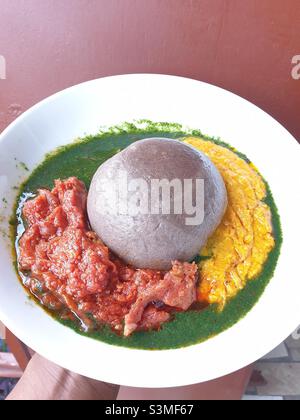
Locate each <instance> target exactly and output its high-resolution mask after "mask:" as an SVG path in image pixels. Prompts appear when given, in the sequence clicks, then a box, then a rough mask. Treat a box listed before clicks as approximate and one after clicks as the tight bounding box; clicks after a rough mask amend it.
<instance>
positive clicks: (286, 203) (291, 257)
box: [0, 75, 300, 387]
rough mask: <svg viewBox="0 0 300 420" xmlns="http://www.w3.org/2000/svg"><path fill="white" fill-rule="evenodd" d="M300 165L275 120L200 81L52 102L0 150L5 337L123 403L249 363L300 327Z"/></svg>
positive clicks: (119, 88) (133, 80) (91, 87)
mask: <svg viewBox="0 0 300 420" xmlns="http://www.w3.org/2000/svg"><path fill="white" fill-rule="evenodd" d="M299 155H300V154H299V145H298V144H297V142H296V141H295V139H293V137H292V136H291V135H290V134H289V133H288V132H287V131H286V130H285V129H284V128H283V127H282V126H281V125H280V124H279V123H277V122H276V121H274V120H273V119H272V118H271V117H270V116H268V115H267V114H265V113H264V112H263V111H261V110H260V109H258V108H257V107H255V106H254V105H252V104H250V103H249V102H247V101H246V100H244V99H242V98H239V97H238V96H236V95H234V94H232V93H230V92H227V91H224V90H222V89H220V88H217V87H214V86H211V85H208V84H205V83H202V82H197V81H194V80H190V79H184V78H179V77H173V76H163V75H126V76H114V77H108V78H103V79H99V80H95V81H91V82H87V83H84V84H81V85H78V86H75V87H73V88H70V89H67V90H65V91H63V92H60V93H58V94H56V95H54V96H52V97H50V98H48V99H46V100H44V101H43V102H41V103H40V104H38V105H36V106H35V107H33V108H32V109H30V110H29V111H27V112H26V113H24V114H23V115H22V116H21V117H19V118H18V119H17V120H16V121H15V122H14V123H13V124H12V125H11V126H10V127H8V128H7V129H6V130H5V131H4V132H3V133H2V134H1V137H0V164H1V165H0V167H1V173H0V181H1V182H0V200H1V219H0V228H1V237H0V250H1V252H0V263H1V274H0V319H1V320H2V321H3V322H4V323H5V324H6V325H7V327H8V328H10V329H11V330H12V331H13V332H14V333H15V334H16V335H17V336H18V337H19V338H20V339H21V340H23V341H24V342H25V343H26V344H28V345H29V346H30V347H31V348H33V349H34V350H35V351H37V352H39V353H40V354H42V355H43V356H45V357H47V358H48V359H50V360H52V361H54V362H56V363H58V364H60V365H62V366H63V367H65V368H68V369H70V370H73V371H75V372H77V373H80V374H83V375H85V376H89V377H92V378H95V379H99V380H104V381H107V382H113V383H118V384H123V385H129V386H142V387H167V386H179V385H187V384H192V383H197V382H202V381H207V380H210V379H214V378H216V377H219V376H223V375H225V374H229V373H231V372H233V371H235V370H238V369H240V368H242V367H244V366H246V365H248V364H250V363H252V362H254V361H255V360H257V359H258V358H260V357H261V356H263V355H264V354H266V353H267V352H268V351H270V350H272V349H273V348H274V347H275V346H276V345H278V344H279V343H280V342H281V341H283V340H284V339H285V338H286V337H287V336H288V335H289V334H290V333H291V332H292V331H293V330H294V329H295V328H296V327H297V325H298V324H299V321H300V305H299V298H298V296H299V291H300V285H299V282H298V280H297V275H296V273H297V271H296V261H297V258H296V252H297V242H296V241H297V239H298V236H299V233H300V232H299V222H298V214H299V210H300V208H299V207H300V206H299V199H298V196H297V193H296V191H297V182H298V179H299V168H298V165H297V164H298V163H299ZM103 361H105V362H104V363H103ZM154 366H155V368H154ZM141 367H142V368H141ZM175 373H176V374H175Z"/></svg>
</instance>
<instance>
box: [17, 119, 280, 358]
mask: <svg viewBox="0 0 300 420" xmlns="http://www.w3.org/2000/svg"><path fill="white" fill-rule="evenodd" d="M141 127H143V128H141ZM185 136H195V137H197V136H199V137H201V138H202V139H203V138H204V139H207V140H209V141H213V142H215V143H217V144H219V145H222V146H225V147H227V148H230V149H231V150H232V151H234V152H235V153H236V154H238V155H239V156H240V157H242V158H243V159H245V160H246V161H247V162H249V160H248V159H247V157H246V156H245V155H243V154H241V153H239V152H237V151H236V150H233V149H232V148H231V147H230V146H229V145H228V144H226V143H224V142H222V141H220V140H219V139H215V138H210V137H207V136H204V135H203V134H202V133H201V132H200V131H199V130H186V129H184V128H183V127H182V126H181V125H179V124H169V123H153V122H150V121H143V122H139V124H137V125H135V124H128V123H124V124H122V125H121V126H117V127H112V128H111V129H108V130H104V131H101V132H99V134H98V135H95V136H88V137H86V138H84V139H79V140H77V141H76V142H74V143H72V144H70V145H68V146H66V147H62V148H59V149H57V150H56V151H54V152H53V153H51V154H49V155H47V156H46V157H45V160H44V161H43V162H42V163H41V165H40V166H38V167H37V168H36V169H35V171H34V172H33V173H32V174H31V176H30V177H29V179H28V180H27V181H26V182H25V183H24V184H23V185H22V188H21V190H20V195H19V200H18V203H17V208H19V207H20V203H21V201H22V199H23V197H24V194H26V195H27V194H29V193H34V192H36V190H37V189H38V188H49V189H52V187H53V181H54V179H57V178H61V179H65V178H68V177H71V176H75V177H77V178H79V179H80V180H82V181H83V182H84V183H85V184H86V187H87V188H89V185H90V182H91V180H92V177H93V175H94V173H95V172H96V170H97V168H98V167H99V165H101V164H102V163H103V162H105V161H106V160H107V159H109V158H110V157H112V156H113V155H115V154H116V153H118V152H119V151H120V150H122V149H124V148H126V147H127V146H129V145H130V144H132V143H133V142H135V141H138V140H141V139H143V138H149V137H171V138H176V139H180V138H182V137H185ZM266 187H267V197H266V199H265V202H266V203H267V204H268V205H269V207H270V208H271V211H272V222H273V229H274V236H275V242H276V245H275V248H274V249H273V250H272V251H271V253H270V254H269V257H268V260H267V262H266V263H265V265H264V269H263V271H262V272H261V274H260V275H259V276H258V277H257V278H256V279H254V280H251V281H249V282H248V283H247V285H246V287H245V288H244V289H243V290H242V291H241V292H239V294H238V295H237V296H236V297H235V298H233V299H231V300H230V301H229V302H228V303H227V305H226V306H225V308H224V310H223V311H222V312H220V311H218V309H217V306H216V305H211V306H208V307H206V308H204V309H203V308H202V309H198V308H196V307H195V309H191V310H189V311H188V312H184V313H177V314H176V315H175V317H174V319H173V320H172V321H170V322H167V323H165V324H163V326H162V328H161V329H160V330H159V331H147V332H135V333H134V334H133V335H132V336H130V337H126V338H125V337H123V336H119V335H117V334H116V333H115V332H113V331H112V330H111V329H110V328H109V327H105V326H104V327H101V328H100V329H99V330H97V331H93V332H88V333H85V332H83V331H82V330H81V328H80V324H79V323H76V322H75V321H74V322H73V321H63V320H61V319H59V317H58V316H57V314H55V313H53V312H50V314H51V315H52V316H53V317H55V319H57V320H58V321H59V322H61V323H63V324H64V325H66V326H67V327H70V328H73V329H74V330H75V331H77V332H78V333H79V334H84V335H86V336H89V337H92V338H94V339H97V340H101V341H104V342H106V343H109V344H113V345H118V346H124V347H130V348H139V349H153V350H161V349H170V348H178V347H184V346H188V345H191V344H196V343H200V342H203V341H205V340H207V339H209V338H211V337H213V336H215V335H217V334H219V333H221V332H222V331H224V330H226V329H228V328H229V327H231V326H232V325H234V324H235V323H237V322H238V321H239V320H240V319H241V318H242V317H244V316H245V315H246V314H247V313H248V312H249V311H250V310H251V309H252V308H253V306H254V305H255V304H256V302H257V301H258V299H259V298H260V296H261V295H262V294H263V292H264V290H265V288H266V286H267V285H268V283H269V281H270V279H271V278H272V276H273V273H274V270H275V267H276V263H277V260H278V257H279V253H280V248H281V244H282V234H281V227H280V219H279V216H278V212H277V209H276V205H275V203H274V200H273V197H272V194H271V191H270V189H269V187H268V185H267V184H266ZM12 222H13V223H12V224H13V241H14V243H15V238H16V236H17V235H18V233H19V234H20V232H22V220H21V218H20V217H19V218H17V221H16V216H14V217H13V220H12ZM14 249H15V248H14ZM14 252H15V255H16V252H17V249H16V250H14ZM48 312H49V311H48Z"/></svg>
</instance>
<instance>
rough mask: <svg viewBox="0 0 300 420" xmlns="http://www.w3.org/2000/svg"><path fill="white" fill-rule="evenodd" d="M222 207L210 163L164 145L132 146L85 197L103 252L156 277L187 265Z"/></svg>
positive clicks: (157, 141) (220, 187)
mask: <svg viewBox="0 0 300 420" xmlns="http://www.w3.org/2000/svg"><path fill="white" fill-rule="evenodd" d="M162 185H164V187H163V188H162V189H161V188H159V187H160V186H162ZM170 187H171V188H170ZM192 206H194V207H192ZM226 207H227V193H226V188H225V185H224V182H223V179H222V177H221V175H220V173H219V172H218V170H217V169H216V167H215V166H214V164H213V163H212V162H211V161H210V160H209V158H208V157H207V156H206V155H205V154H203V153H201V152H199V151H198V150H196V149H194V148H193V147H191V146H189V145H187V144H184V143H182V142H180V141H177V140H172V139H166V138H151V139H145V140H140V141H137V142H135V143H133V144H132V145H130V146H129V147H127V148H126V149H124V150H123V151H122V152H120V153H118V154H116V155H115V156H113V157H112V158H111V159H109V160H107V161H106V162H105V163H103V164H102V165H101V166H100V167H99V169H98V170H97V172H96V174H95V175H94V178H93V180H92V183H91V187H90V191H89V195H88V215H89V220H90V224H91V226H92V229H93V230H94V231H95V232H96V233H97V234H98V236H99V237H100V238H101V240H102V241H103V242H104V243H105V244H106V245H107V246H108V248H109V249H110V250H111V251H112V252H113V253H115V254H116V255H117V256H118V257H120V258H121V259H123V260H124V261H125V262H127V263H128V264H131V265H133V266H135V267H137V268H151V269H157V270H168V269H170V268H171V262H172V261H174V260H178V261H190V260H192V259H193V257H194V256H196V255H197V254H198V253H199V251H200V250H201V248H202V247H203V246H204V245H205V244H206V242H207V239H208V238H209V236H210V235H212V233H213V232H214V231H215V229H216V228H217V226H218V225H219V224H220V222H221V220H222V217H223V215H224V212H225V209H226Z"/></svg>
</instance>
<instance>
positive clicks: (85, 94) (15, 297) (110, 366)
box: [0, 74, 300, 387]
mask: <svg viewBox="0 0 300 420" xmlns="http://www.w3.org/2000/svg"><path fill="white" fill-rule="evenodd" d="M140 118H147V119H150V120H153V121H169V122H179V123H182V124H184V125H188V126H190V127H193V128H200V129H201V130H202V131H203V132H204V133H206V134H209V135H211V136H220V137H221V138H222V139H224V140H225V141H227V142H228V143H230V144H231V145H233V146H235V147H236V148H237V149H238V150H240V151H241V152H244V153H246V155H247V156H248V157H249V158H250V159H251V160H252V161H253V162H254V163H255V164H256V165H257V167H258V168H259V169H260V170H261V172H262V173H263V175H264V176H265V177H266V179H267V181H268V182H269V183H270V186H271V189H272V191H273V194H274V198H275V201H276V203H277V205H278V208H279V213H280V216H281V221H282V227H283V238H284V242H283V248H282V252H281V256H280V259H279V263H278V266H277V269H276V273H275V276H274V278H273V279H272V281H271V282H270V284H269V286H268V287H267V289H266V291H265V293H264V295H263V296H262V298H261V299H260V301H259V302H258V303H257V305H256V306H255V307H254V308H253V309H252V310H251V312H250V313H249V314H248V315H247V316H246V318H244V319H243V320H242V321H240V322H239V323H238V324H236V325H235V326H234V327H232V328H231V329H229V330H227V331H225V332H224V333H222V334H220V335H218V336H217V337H215V338H213V339H211V340H208V341H207V342H205V343H203V344H198V345H194V346H191V347H188V348H183V349H178V350H167V351H144V350H132V349H126V348H120V347H114V346H110V345H107V344H104V343H101V342H98V341H94V340H92V339H89V338H86V337H82V336H80V335H77V334H76V333H74V332H73V331H72V330H70V329H68V328H65V327H63V326H62V325H60V324H59V323H57V322H55V321H54V320H52V318H51V317H49V316H48V315H47V314H46V313H45V312H44V311H43V310H42V309H41V308H39V307H38V306H37V305H34V304H32V303H29V302H28V299H27V297H26V293H25V292H24V290H23V288H22V287H21V285H20V283H19V280H18V279H17V276H16V273H15V271H14V268H13V265H12V256H11V252H10V249H9V241H8V240H7V239H4V238H3V237H2V235H1V237H0V267H1V270H0V319H1V320H2V321H3V322H4V323H5V324H6V325H7V327H8V328H9V329H11V330H12V332H13V333H15V334H16V335H17V336H18V337H19V338H20V339H21V340H22V341H24V342H25V343H26V344H28V345H29V346H30V347H32V348H33V349H34V350H36V351H37V352H39V353H40V354H42V355H43V356H45V357H46V358H48V359H50V360H52V361H54V362H56V363H57V364H59V365H61V366H64V367H65V368H68V369H71V370H73V371H75V372H77V373H80V374H83V375H86V376H89V377H92V378H95V379H99V380H104V381H108V382H113V383H118V384H123V385H129V386H136V387H172V386H179V385H187V384H192V383H197V382H202V381H207V380H210V379H214V378H217V377H220V376H223V375H226V374H229V373H231V372H233V371H236V370H238V369H240V368H242V367H244V366H246V365H249V364H250V363H252V362H254V361H255V360H257V359H259V358H260V357H262V356H263V355H265V354H266V353H268V352H269V351H270V350H272V349H273V348H274V347H276V346H277V345H278V344H279V343H280V342H281V341H283V340H284V339H285V338H286V337H287V336H288V335H289V334H290V333H291V332H292V331H293V330H294V329H295V328H296V327H297V325H298V324H299V323H300V276H299V238H300V232H299V216H300V205H299V175H300V171H299V164H300V149H299V145H298V144H297V142H296V141H295V139H294V138H293V137H292V136H291V135H290V134H289V133H288V132H287V131H286V130H285V129H284V128H283V127H282V126H281V125H280V124H278V123H277V122H276V121H275V120H274V119H272V118H271V117H270V116H268V115H267V114H266V113H264V112H263V111H261V110H260V109H258V108H257V107H256V106H254V105H252V104H250V103H249V102H247V101H245V100H244V99H241V98H240V97H238V96H236V95H234V94H232V93H229V92H227V91H225V90H222V89H220V88H217V87H214V86H211V85H208V84H206V83H201V82H197V81H195V80H190V79H184V78H179V77H173V76H162V75H141V74H140V75H125V76H115V77H108V78H103V79H99V80H94V81H91V82H87V83H84V84H81V85H79V86H75V87H73V88H70V89H67V90H65V91H63V92H60V93H58V94H56V95H54V96H52V97H50V98H48V99H46V100H45V101H43V102H41V103H40V104H38V105H36V106H35V107H33V108H32V109H30V110H29V111H27V112H26V113H25V114H23V115H22V116H21V117H19V118H18V119H17V120H16V121H15V122H14V123H13V124H12V125H11V126H10V127H9V128H7V129H6V130H5V131H4V132H3V133H2V135H1V137H0V200H1V214H2V216H3V215H4V217H7V216H8V215H9V213H10V212H11V209H12V206H13V202H14V199H15V195H16V191H15V190H13V189H12V187H14V186H16V185H17V186H18V185H19V184H20V182H21V179H22V177H24V176H25V173H24V171H22V170H21V169H16V161H15V159H14V158H17V159H18V160H20V161H23V162H25V163H26V164H27V166H28V167H29V168H30V169H33V168H34V167H35V166H36V165H37V164H38V163H39V162H41V160H42V159H43V156H44V154H45V153H46V152H48V151H51V150H53V149H54V148H55V147H56V146H59V145H63V144H67V143H69V142H71V141H72V140H73V139H74V138H75V137H78V136H82V135H84V134H89V133H96V132H97V130H98V128H99V126H101V125H108V126H109V125H113V124H117V123H120V122H123V121H131V120H133V119H140ZM3 196H6V198H7V200H8V206H7V209H3V207H4V205H3V203H2V197H3ZM3 213H4V214H3ZM1 225H2V228H3V227H4V229H6V230H7V229H8V222H7V219H5V220H4V221H3V220H2V222H1Z"/></svg>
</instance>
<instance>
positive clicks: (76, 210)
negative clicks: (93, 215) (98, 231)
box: [53, 177, 87, 229]
mask: <svg viewBox="0 0 300 420" xmlns="http://www.w3.org/2000/svg"><path fill="white" fill-rule="evenodd" d="M53 193H54V194H55V195H57V196H58V198H59V201H60V203H61V205H62V208H63V210H64V212H65V214H66V216H67V219H68V224H69V226H72V227H74V228H78V229H85V228H86V227H87V216H86V202H87V192H86V188H85V185H84V183H83V182H81V181H79V179H77V178H75V177H72V178H69V179H67V180H66V181H61V180H56V181H55V188H54V189H53Z"/></svg>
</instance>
